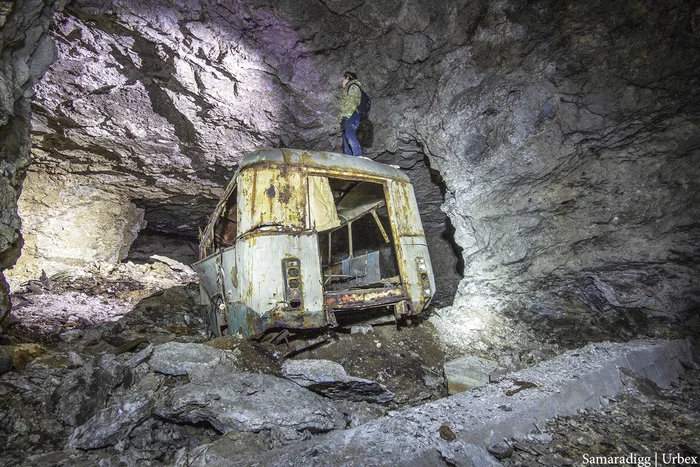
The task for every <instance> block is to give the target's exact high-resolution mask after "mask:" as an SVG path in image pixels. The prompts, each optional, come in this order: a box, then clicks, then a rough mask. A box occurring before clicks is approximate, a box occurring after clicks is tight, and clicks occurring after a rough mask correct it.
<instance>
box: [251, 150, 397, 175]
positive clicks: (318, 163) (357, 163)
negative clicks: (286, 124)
mask: <svg viewBox="0 0 700 467" xmlns="http://www.w3.org/2000/svg"><path fill="white" fill-rule="evenodd" d="M259 163H272V164H291V165H299V166H303V167H312V168H316V169H321V170H332V171H342V172H348V174H353V175H374V176H380V177H384V178H390V179H394V180H401V181H403V182H409V179H408V177H407V176H406V174H404V173H403V172H402V171H401V170H399V169H396V168H394V167H392V166H390V165H386V164H382V163H381V162H375V161H373V160H372V159H367V158H364V157H354V156H347V155H345V154H338V153H334V152H322V151H306V150H301V149H262V150H259V151H255V152H251V153H248V154H247V155H246V156H245V157H244V158H243V159H242V160H241V162H240V163H239V170H245V168H246V167H248V166H252V165H257V164H259Z"/></svg>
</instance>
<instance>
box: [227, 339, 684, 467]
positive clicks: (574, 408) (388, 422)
mask: <svg viewBox="0 0 700 467" xmlns="http://www.w3.org/2000/svg"><path fill="white" fill-rule="evenodd" d="M681 361H692V357H691V350H690V343H689V342H688V341H683V340H677V341H634V342H629V343H609V342H604V343H597V344H589V345H587V346H585V347H583V348H581V349H578V350H572V351H569V352H566V353H564V354H562V355H560V356H558V357H556V358H554V359H552V360H549V361H546V362H543V363H542V364H540V365H538V366H536V367H533V368H529V369H526V370H522V371H519V372H515V373H511V374H509V375H507V376H506V377H505V378H503V380H502V381H500V382H498V383H495V384H488V385H486V386H482V387H480V388H476V389H474V390H472V391H468V392H462V393H459V394H456V395H454V396H450V397H447V398H445V399H441V400H438V401H435V402H431V403H429V404H425V405H423V406H420V407H413V408H411V409H408V410H405V411H402V412H389V415H388V416H387V417H384V418H381V419H378V420H373V421H371V422H369V423H366V424H364V425H361V426H358V427H356V428H350V429H348V430H343V431H336V432H332V433H328V434H326V435H322V436H318V437H315V438H313V439H311V440H309V441H304V442H301V443H299V444H297V445H294V446H288V447H287V448H285V449H284V450H280V449H274V450H271V451H268V452H265V453H262V454H257V455H256V456H254V457H253V456H247V455H243V456H240V457H238V458H237V459H236V462H240V463H241V465H264V466H281V465H334V466H361V465H382V466H384V465H386V466H389V465H391V466H411V465H421V466H444V465H445V460H447V461H449V462H451V463H453V464H456V462H459V463H461V464H464V465H498V464H497V461H496V460H495V458H492V457H488V456H487V457H484V451H483V448H484V447H486V446H489V445H492V444H495V443H498V442H500V441H502V440H503V438H511V437H515V438H523V437H525V436H527V434H528V433H529V432H530V431H532V430H533V429H534V423H543V422H544V421H545V420H547V419H550V418H553V417H555V416H565V415H572V414H575V413H577V412H578V411H579V410H581V409H586V408H598V407H600V398H601V397H612V396H614V395H616V394H619V393H620V392H622V391H623V390H624V389H625V386H624V384H623V381H622V377H621V369H627V370H629V371H631V372H632V373H634V374H635V375H637V376H641V377H645V378H648V379H649V380H651V381H652V382H654V383H655V384H657V385H659V386H662V387H666V386H668V385H669V384H670V383H671V382H672V381H673V380H675V379H676V378H677V377H678V376H679V375H680V374H681V373H683V371H684V369H683V366H682V365H681V363H680V362H681ZM525 383H529V384H525ZM509 394H510V395H509ZM533 422H534V423H533ZM444 426H446V427H449V428H450V431H451V432H453V433H454V434H455V437H454V439H452V440H445V439H443V438H442V437H441V436H440V435H441V432H444V431H446V430H445V429H444V428H443V429H442V430H441V428H442V427H444ZM453 443H460V445H459V446H456V445H454V444H453ZM457 447H459V449H455V448H457Z"/></svg>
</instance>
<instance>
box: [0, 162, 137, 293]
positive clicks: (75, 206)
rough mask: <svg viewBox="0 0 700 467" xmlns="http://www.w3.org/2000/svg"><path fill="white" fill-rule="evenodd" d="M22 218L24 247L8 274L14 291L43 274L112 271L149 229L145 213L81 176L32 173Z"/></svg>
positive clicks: (21, 208)
mask: <svg viewBox="0 0 700 467" xmlns="http://www.w3.org/2000/svg"><path fill="white" fill-rule="evenodd" d="M18 212H19V215H20V217H21V218H22V237H23V238H24V246H23V247H22V255H21V256H20V258H19V259H18V260H17V263H16V264H15V266H14V267H13V268H12V269H11V270H8V271H6V276H7V279H8V281H9V283H10V286H11V288H12V289H16V288H17V287H18V286H19V285H20V284H21V283H22V282H24V281H26V280H28V279H32V278H38V277H40V276H41V275H42V273H45V274H46V275H48V277H51V276H52V275H54V274H56V273H59V272H68V273H77V274H79V273H81V272H83V271H84V270H85V269H86V267H90V268H92V269H93V270H103V271H104V270H110V269H111V268H113V267H114V266H115V265H117V264H118V263H119V262H120V261H121V260H123V259H125V258H126V257H127V254H128V253H129V249H130V248H131V244H132V243H133V241H134V240H135V239H136V237H137V235H138V233H139V232H140V231H141V230H142V229H143V228H144V227H145V226H146V222H145V221H144V210H143V209H141V208H139V207H137V206H135V205H134V204H133V203H131V202H130V201H129V200H128V199H126V198H124V197H123V196H119V195H116V194H114V193H111V192H109V191H106V190H101V189H100V188H99V187H96V186H94V184H93V183H92V181H91V180H89V179H86V177H83V176H79V175H69V176H63V175H61V176H56V175H51V174H46V173H37V172H34V171H30V172H29V173H28V174H27V177H26V179H25V181H24V184H23V188H22V196H20V199H19V203H18Z"/></svg>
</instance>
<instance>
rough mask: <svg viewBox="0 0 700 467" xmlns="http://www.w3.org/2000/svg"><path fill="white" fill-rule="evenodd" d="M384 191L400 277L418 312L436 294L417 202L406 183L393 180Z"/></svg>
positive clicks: (411, 189)
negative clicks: (393, 235) (394, 239)
mask: <svg viewBox="0 0 700 467" xmlns="http://www.w3.org/2000/svg"><path fill="white" fill-rule="evenodd" d="M387 191H388V193H387V194H388V208H389V215H390V217H391V219H392V228H393V229H394V234H395V238H396V239H397V241H396V245H397V251H396V255H397V260H398V262H399V270H400V273H401V279H402V281H403V284H404V286H405V287H406V291H407V292H408V294H409V295H410V296H411V301H412V302H413V309H414V310H415V312H416V313H420V312H421V311H423V310H424V309H425V307H427V306H428V304H429V303H430V300H431V298H432V297H433V295H435V276H434V275H433V268H432V263H431V262H430V254H429V253H428V247H427V242H426V240H425V234H424V232H423V223H422V221H421V218H420V212H419V211H418V203H417V202H416V196H415V194H414V192H413V187H412V186H411V185H410V184H409V183H403V182H398V181H394V180H392V181H390V182H389V184H388V190H387Z"/></svg>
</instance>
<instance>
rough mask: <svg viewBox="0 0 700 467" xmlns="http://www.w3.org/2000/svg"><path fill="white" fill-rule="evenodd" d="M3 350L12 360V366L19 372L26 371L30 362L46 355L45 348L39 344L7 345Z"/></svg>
mask: <svg viewBox="0 0 700 467" xmlns="http://www.w3.org/2000/svg"><path fill="white" fill-rule="evenodd" d="M3 349H4V350H5V352H7V354H8V355H9V356H10V358H11V359H12V366H13V367H15V368H16V369H18V370H24V368H25V367H26V366H27V364H29V362H31V361H32V360H34V359H35V358H37V357H38V356H39V355H41V354H42V353H44V349H43V347H41V346H40V345H39V344H14V345H6V346H3Z"/></svg>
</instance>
